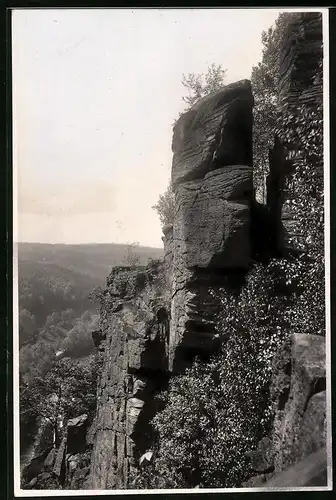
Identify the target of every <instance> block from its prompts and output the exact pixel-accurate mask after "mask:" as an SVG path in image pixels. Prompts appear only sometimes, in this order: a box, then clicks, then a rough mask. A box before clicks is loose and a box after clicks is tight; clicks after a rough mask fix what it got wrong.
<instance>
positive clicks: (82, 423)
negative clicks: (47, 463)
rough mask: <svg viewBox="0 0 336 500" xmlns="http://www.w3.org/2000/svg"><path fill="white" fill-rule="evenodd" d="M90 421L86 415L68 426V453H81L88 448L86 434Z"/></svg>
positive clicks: (75, 419)
mask: <svg viewBox="0 0 336 500" xmlns="http://www.w3.org/2000/svg"><path fill="white" fill-rule="evenodd" d="M88 425H89V420H88V416H87V414H86V413H84V414H83V415H80V416H79V417H76V418H72V419H70V420H69V421H68V425H67V435H68V437H67V452H68V453H71V454H75V453H81V452H82V451H84V450H85V448H86V432H87V429H88Z"/></svg>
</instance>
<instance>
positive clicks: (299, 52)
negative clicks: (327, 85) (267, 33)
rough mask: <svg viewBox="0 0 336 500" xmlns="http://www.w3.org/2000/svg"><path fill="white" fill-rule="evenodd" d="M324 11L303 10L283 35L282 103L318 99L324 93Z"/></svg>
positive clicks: (280, 85)
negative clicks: (316, 95) (317, 96)
mask: <svg viewBox="0 0 336 500" xmlns="http://www.w3.org/2000/svg"><path fill="white" fill-rule="evenodd" d="M322 61H323V37H322V14H321V13H320V12H302V13H300V14H299V16H298V17H297V18H296V20H295V21H294V22H291V23H290V24H289V26H288V28H287V32H286V34H285V36H284V39H283V48H282V51H281V58H280V68H279V69H280V78H279V94H280V99H281V101H282V104H283V105H285V104H287V105H291V104H293V106H294V107H295V106H297V104H298V101H299V100H301V102H302V101H306V102H307V100H309V99H312V100H315V93H316V92H318V93H319V94H322V92H323V90H322V85H321V84H322Z"/></svg>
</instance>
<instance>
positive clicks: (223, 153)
mask: <svg viewBox="0 0 336 500" xmlns="http://www.w3.org/2000/svg"><path fill="white" fill-rule="evenodd" d="M252 106H253V96H252V91H251V83H250V81H249V80H242V81H239V82H236V83H232V84H230V85H227V86H225V87H223V88H222V89H221V90H219V91H218V92H213V93H211V94H209V95H208V96H206V97H204V98H203V99H201V100H200V101H199V102H198V103H197V104H195V105H194V106H193V107H192V108H191V109H190V110H189V111H187V112H186V113H185V114H183V115H182V116H181V117H180V118H179V120H178V121H177V122H176V124H175V126H174V131H173V143H172V150H173V153H174V157H173V165H172V183H173V187H176V186H177V185H178V184H181V183H182V182H186V181H189V180H196V179H202V178H203V177H204V175H205V174H206V173H207V172H209V171H210V170H214V169H216V168H221V167H224V166H227V165H252V121H253V118H252Z"/></svg>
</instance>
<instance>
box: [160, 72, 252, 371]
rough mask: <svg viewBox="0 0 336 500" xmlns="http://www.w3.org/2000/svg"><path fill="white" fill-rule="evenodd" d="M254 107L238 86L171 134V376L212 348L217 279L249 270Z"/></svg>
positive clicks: (206, 101)
mask: <svg viewBox="0 0 336 500" xmlns="http://www.w3.org/2000/svg"><path fill="white" fill-rule="evenodd" d="M252 106H253V97H252V91H251V85H250V82H249V81H247V80H243V81H240V82H237V83H234V84H231V85H228V86H226V87H224V88H223V89H221V90H220V91H218V92H216V93H213V94H210V95H208V96H207V97H205V98H203V99H201V100H200V101H199V102H198V103H197V104H196V105H195V106H193V107H192V108H191V109H190V110H189V111H188V112H187V113H185V114H184V115H182V116H181V118H180V119H179V120H178V122H177V123H176V125H175V127H174V136H173V144H172V149H173V152H174V157H173V166H172V183H173V189H174V192H175V213H174V226H173V255H172V270H173V281H172V306H171V330H170V368H171V369H172V370H177V371H178V370H179V369H181V368H182V366H183V362H184V358H188V356H189V355H192V354H195V353H204V352H210V351H211V350H212V349H213V348H214V343H213V339H214V335H215V330H214V325H213V323H214V322H213V320H214V316H215V315H216V310H217V309H218V307H219V304H216V302H215V299H214V298H213V297H212V295H211V292H210V287H211V285H212V284H213V281H214V276H215V275H218V273H222V274H223V275H225V274H226V273H230V274H231V275H232V274H235V273H240V272H242V270H244V269H247V268H248V266H249V263H250V204H251V202H252V199H253V185H252ZM217 281H218V280H217ZM219 282H220V280H219Z"/></svg>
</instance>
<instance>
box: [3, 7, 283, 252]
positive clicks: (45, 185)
mask: <svg viewBox="0 0 336 500" xmlns="http://www.w3.org/2000/svg"><path fill="white" fill-rule="evenodd" d="M278 14H279V11H278V10H274V9H268V10H261V9H255V10H248V9H245V10H244V9H236V10H228V9H206V10H205V9H202V10H201V9H195V10H189V9H185V10H182V9H181V10H176V9H169V10H168V9H164V10H162V9H161V10H159V9H135V10H130V9H125V10H123V9H110V10H105V9H101V10H100V9H99V10H98V9H97V10H93V9H87V10H85V9H76V10H75V9H73V10H65V9H61V10H54V9H52V10H42V9H39V10H16V11H14V12H13V108H14V109H13V113H14V167H15V168H16V169H17V170H16V171H17V186H18V191H17V193H18V218H17V221H18V240H19V241H35V242H47V243H89V242H97V243H102V242H106V243H111V242H117V243H131V242H136V241H137V242H140V244H142V245H149V246H161V244H162V243H161V228H160V223H159V219H158V216H157V215H156V213H155V212H154V211H153V210H152V208H151V207H152V205H153V204H154V203H156V201H157V199H158V196H159V194H160V193H162V192H163V191H164V190H165V188H166V185H167V183H168V179H169V175H170V168H171V159H172V153H171V139H172V123H173V121H174V119H175V118H176V117H177V116H178V113H179V112H180V111H181V110H182V109H183V108H184V103H183V101H182V100H181V98H182V96H183V95H184V94H185V89H184V88H183V86H182V84H181V77H182V73H186V74H187V73H191V72H196V73H198V72H206V70H207V67H208V66H209V65H210V64H211V63H216V64H222V65H223V66H224V68H227V79H226V82H227V83H230V82H232V81H235V80H240V79H242V78H249V77H250V74H251V68H252V65H254V64H256V63H257V62H258V61H259V60H260V58H261V50H262V45H261V32H262V30H264V29H267V28H268V27H269V26H270V25H272V24H273V23H274V21H275V19H276V18H277V16H278Z"/></svg>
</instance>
